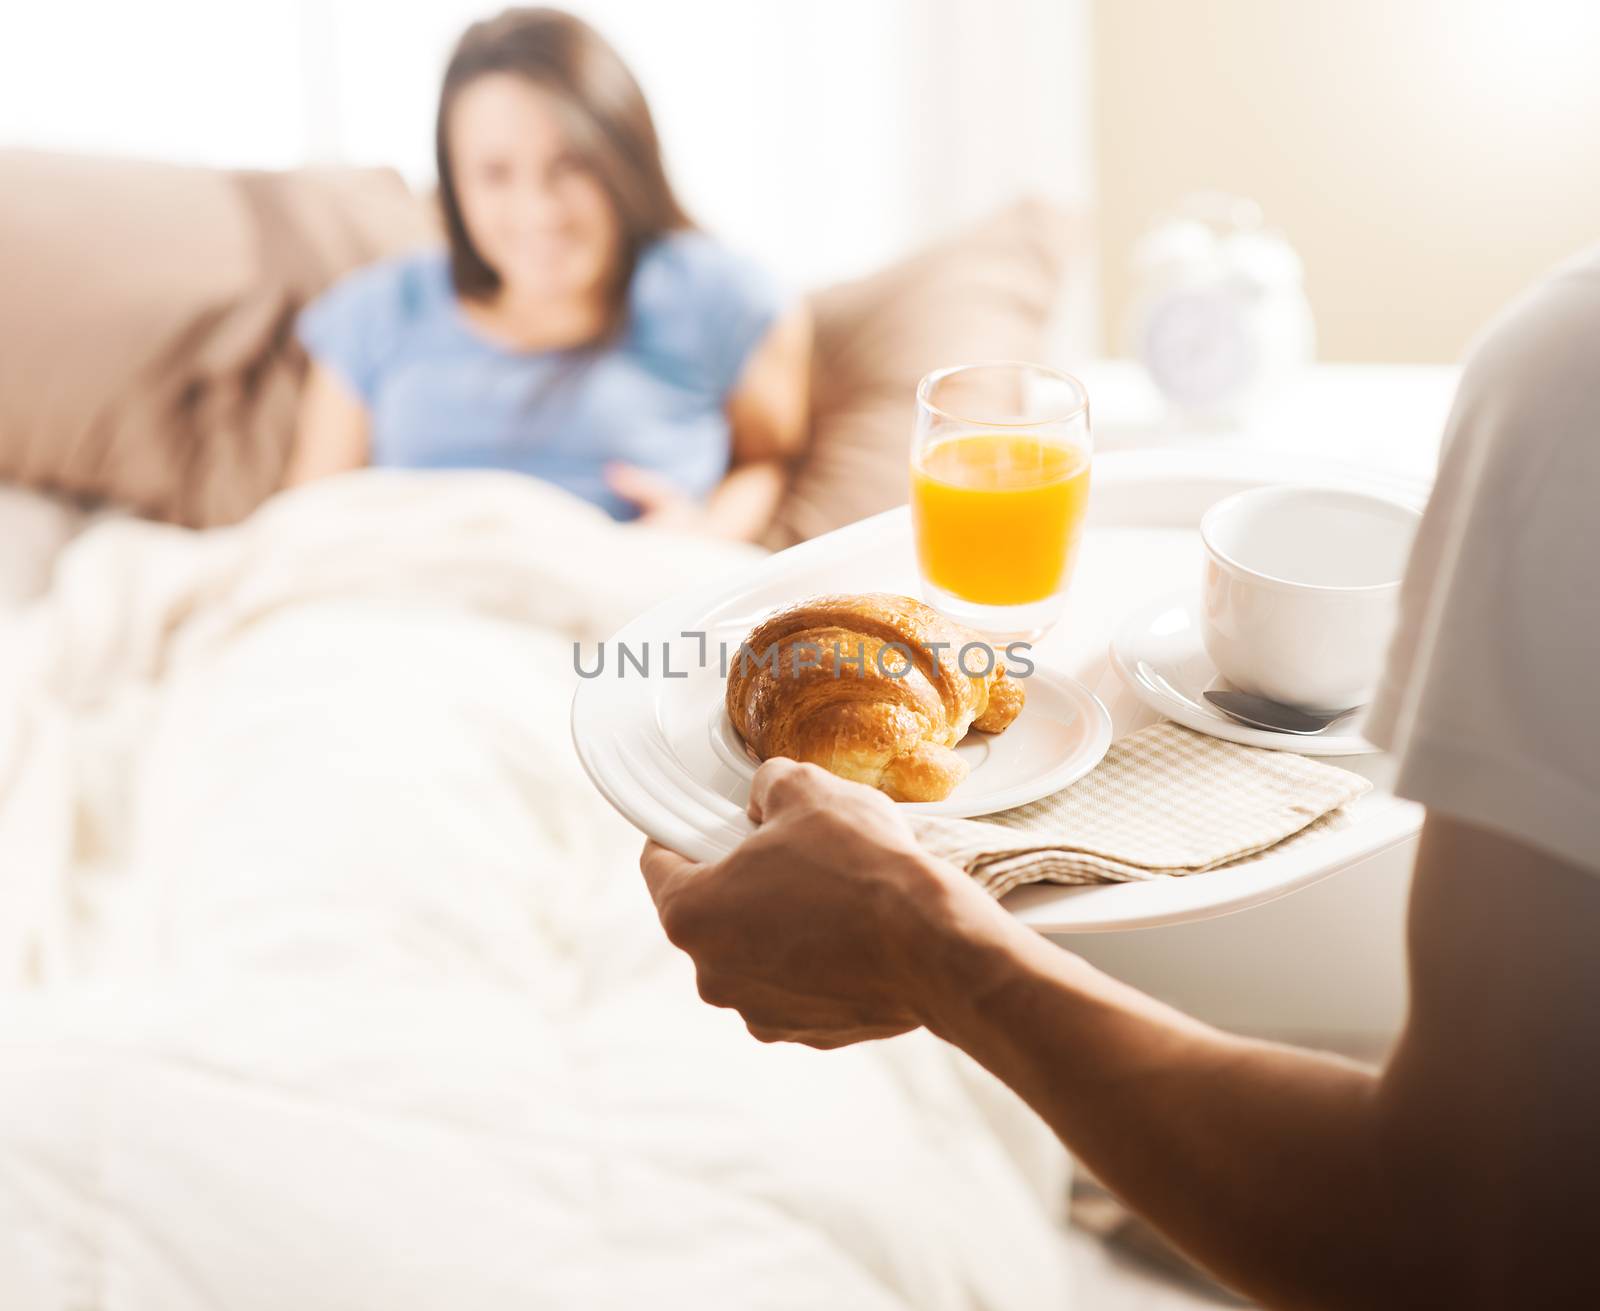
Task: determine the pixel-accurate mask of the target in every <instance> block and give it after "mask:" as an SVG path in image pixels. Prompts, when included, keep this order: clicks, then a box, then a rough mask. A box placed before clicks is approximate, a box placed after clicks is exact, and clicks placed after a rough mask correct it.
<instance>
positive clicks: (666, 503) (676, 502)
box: [605, 460, 715, 533]
mask: <svg viewBox="0 0 1600 1311" xmlns="http://www.w3.org/2000/svg"><path fill="white" fill-rule="evenodd" d="M605 479H606V486H607V487H609V488H610V489H611V490H612V491H613V492H615V493H616V494H617V495H618V496H620V497H622V498H623V500H625V501H632V502H633V503H634V504H635V505H637V506H638V507H639V517H638V518H637V519H635V520H634V522H635V523H640V524H644V525H646V526H647V527H650V528H666V529H670V530H672V531H674V532H686V533H710V532H713V531H715V529H714V526H713V525H712V523H711V522H710V518H709V516H708V515H707V514H706V511H705V507H704V506H702V505H701V504H700V503H699V502H698V501H696V500H694V498H693V497H690V496H686V495H685V494H684V493H683V492H682V491H681V490H680V489H679V488H678V485H677V484H676V483H674V482H673V481H672V480H671V479H670V478H665V477H663V476H662V475H661V474H659V473H657V472H655V470H653V469H645V468H641V467H640V466H639V465H637V464H624V463H622V462H621V461H619V460H613V461H611V463H609V464H607V465H606V467H605Z"/></svg>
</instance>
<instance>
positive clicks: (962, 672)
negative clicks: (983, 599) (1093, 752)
mask: <svg viewBox="0 0 1600 1311" xmlns="http://www.w3.org/2000/svg"><path fill="white" fill-rule="evenodd" d="M727 699H728V718H729V719H731V720H732V721H733V726H734V727H735V728H736V729H738V730H739V734H740V736H742V737H743V738H744V740H745V741H746V742H747V743H748V744H749V745H750V747H751V749H752V750H753V751H754V752H755V753H756V754H757V755H758V756H760V757H761V758H762V759H763V760H765V759H767V758H768V757H769V756H788V757H790V758H792V759H794V760H806V761H810V762H811V763H812V764H816V765H821V766H822V767H823V768H824V769H827V770H830V771H831V772H833V773H835V774H838V775H839V776H840V777H841V778H848V779H853V780H855V781H856V782H858V783H866V784H869V785H870V786H872V787H875V788H878V789H880V790H881V791H883V792H886V793H888V795H889V796H891V797H893V798H894V799H895V800H896V801H942V800H943V799H944V798H945V797H947V796H949V795H950V793H951V792H952V791H954V790H955V787H956V785H957V784H958V783H960V782H961V780H962V779H963V778H965V777H966V775H967V765H966V762H965V761H964V760H962V759H961V757H960V756H958V755H957V754H956V753H955V751H953V750H952V749H951V748H953V747H954V746H955V745H956V743H957V742H959V741H961V739H962V738H963V737H964V736H966V733H967V730H968V729H969V728H977V729H979V730H981V731H982V732H985V733H1000V732H1003V731H1004V730H1005V729H1006V728H1007V727H1008V726H1009V725H1010V724H1011V721H1012V720H1014V719H1015V718H1016V717H1017V715H1018V713H1019V712H1020V711H1021V710H1022V701H1023V692H1022V684H1021V683H1020V682H1018V681H1017V680H1016V679H1014V678H1012V677H1010V676H1009V675H1008V674H1007V673H1006V670H1005V664H1004V662H1003V661H1002V660H1001V658H1000V656H999V653H997V652H996V651H995V650H994V649H993V648H992V647H990V646H989V645H988V644H987V643H985V642H984V641H983V639H982V638H981V637H979V636H978V635H977V634H976V633H975V632H973V631H972V630H971V629H970V628H966V627H964V626H963V625H961V624H957V623H954V622H952V621H951V620H949V619H946V618H945V617H944V616H943V615H941V614H940V613H939V612H938V611H937V610H935V609H933V608H932V607H931V606H928V605H924V604H923V603H922V602H921V601H918V600H915V599H913V598H912V597H909V596H897V595H894V594H893V593H889V592H868V593H864V594H861V595H854V596H816V597H812V598H811V599H810V600H807V601H801V602H800V603H798V604H797V605H792V606H789V607H788V608H787V609H784V610H780V611H778V612H777V613H776V614H774V615H772V616H771V617H770V618H768V619H766V620H764V621H763V622H762V623H760V624H758V625H757V626H756V627H755V628H754V629H753V630H752V631H751V633H750V636H749V637H747V638H746V639H745V641H744V643H743V644H742V645H741V647H740V649H739V651H738V652H737V653H735V654H734V656H733V657H732V659H731V662H730V665H729V669H728V689H727Z"/></svg>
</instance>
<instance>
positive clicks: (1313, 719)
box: [1201, 691, 1361, 737]
mask: <svg viewBox="0 0 1600 1311" xmlns="http://www.w3.org/2000/svg"><path fill="white" fill-rule="evenodd" d="M1201 695H1203V696H1204V697H1205V699H1206V700H1207V701H1209V702H1210V703H1211V704H1212V705H1214V706H1215V707H1216V708H1217V709H1218V710H1220V711H1222V713H1223V714H1225V715H1227V716H1228V717H1229V718H1231V719H1237V720H1238V721H1239V722H1240V723H1241V724H1249V725H1250V727H1251V728H1264V729H1267V730H1268V731H1269V732H1273V733H1296V734H1299V735H1300V736H1301V737H1311V736H1313V735H1314V734H1317V733H1321V732H1322V731H1323V730H1324V729H1327V728H1330V727H1332V726H1333V725H1334V724H1337V723H1338V722H1339V721H1340V720H1341V719H1343V718H1344V717H1345V716H1346V715H1353V714H1355V712H1356V711H1358V710H1360V709H1361V707H1360V706H1351V707H1350V708H1349V709H1348V710H1335V711H1334V712H1333V713H1332V714H1331V715H1327V714H1322V713H1320V712H1316V711H1308V710H1296V709H1295V708H1294V707H1293V706H1285V705H1280V704H1279V703H1278V702H1276V701H1269V700H1267V698H1266V697H1264V696H1252V695H1251V694H1250V693H1249V692H1233V691H1212V692H1204V693H1202V694H1201Z"/></svg>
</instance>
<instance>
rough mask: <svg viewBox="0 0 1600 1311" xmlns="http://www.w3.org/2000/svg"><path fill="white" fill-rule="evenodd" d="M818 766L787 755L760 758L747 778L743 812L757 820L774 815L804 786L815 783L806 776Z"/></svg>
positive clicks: (792, 799) (758, 822) (774, 816)
mask: <svg viewBox="0 0 1600 1311" xmlns="http://www.w3.org/2000/svg"><path fill="white" fill-rule="evenodd" d="M812 772H818V773H820V772H821V771H820V770H818V768H817V766H815V765H803V764H801V763H800V762H799V761H798V760H790V759H789V758H788V757H787V756H772V757H771V758H770V759H767V760H763V761H762V762H761V767H760V768H759V769H757V770H756V776H755V778H754V779H752V780H751V782H750V804H749V805H748V806H747V807H746V808H745V812H746V813H747V814H748V815H749V816H750V818H751V820H753V821H754V822H755V823H757V824H764V823H765V822H766V821H767V820H769V819H774V818H776V817H777V815H778V813H779V812H780V811H782V809H783V808H784V807H785V806H787V805H789V804H791V803H792V802H793V801H794V800H795V798H796V797H798V796H799V795H801V793H802V792H803V791H804V790H805V789H806V788H808V787H812V786H815V783H814V782H813V780H812V779H811V778H810V777H809V775H810V774H811V773H812Z"/></svg>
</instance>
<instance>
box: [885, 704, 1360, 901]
mask: <svg viewBox="0 0 1600 1311" xmlns="http://www.w3.org/2000/svg"><path fill="white" fill-rule="evenodd" d="M1371 786H1372V784H1371V783H1369V782H1368V781H1367V780H1366V779H1364V778H1362V777H1361V776H1360V775H1359V774H1352V773H1351V772H1350V771H1349V770H1347V769H1339V768H1336V767H1335V766H1333V765H1327V764H1324V763H1322V762H1321V761H1318V760H1310V759H1307V758H1306V757H1305V756H1297V755H1295V754H1293V753H1292V752H1288V751H1266V750H1263V749H1262V748H1260V747H1246V746H1240V745H1239V744H1238V743H1236V742H1224V741H1222V740H1221V739H1220V738H1214V737H1209V736H1207V735H1206V734H1204V733H1195V732H1192V731H1190V730H1189V729H1187V728H1183V727H1181V726H1180V725H1178V724H1173V723H1166V722H1164V723H1160V724H1153V725H1151V726H1150V727H1149V728H1146V729H1141V730H1140V731H1139V732H1137V733H1133V734H1130V735H1129V736H1128V737H1125V738H1123V739H1122V740H1121V741H1120V742H1116V743H1113V744H1112V747H1111V749H1110V750H1109V751H1107V752H1106V757H1105V759H1104V760H1102V761H1101V762H1100V764H1099V765H1097V766H1096V767H1095V769H1094V770H1093V771H1092V772H1091V773H1089V774H1087V775H1085V776H1084V777H1083V778H1081V779H1079V780H1078V781H1077V782H1076V783H1074V784H1072V786H1071V787H1067V788H1063V789H1062V790H1061V791H1060V792H1056V793H1053V794H1051V795H1050V796H1048V797H1043V798H1041V799H1040V800H1038V801H1033V802H1029V803H1028V804H1027V805H1026V806H1018V807H1017V808H1016V809H1014V810H1003V811H1001V812H999V813H998V814H995V815H986V816H984V817H983V818H982V819H942V818H924V819H918V820H915V821H914V822H913V823H914V827H915V828H916V831H917V837H918V839H919V840H920V841H921V843H922V845H923V846H924V847H926V848H927V849H928V850H929V851H931V852H933V853H934V854H935V855H938V856H942V857H944V858H945V859H946V860H949V861H952V862H954V863H955V864H957V865H960V866H961V867H962V868H963V869H965V870H966V871H967V873H969V874H971V875H972V877H973V878H974V879H976V880H977V881H978V883H979V884H980V885H981V886H982V887H983V888H984V889H985V890H987V891H988V892H990V893H992V894H993V895H994V896H996V897H1003V896H1005V894H1006V893H1008V892H1010V891H1011V889H1012V888H1014V887H1017V886H1018V885H1019V884H1023V883H1041V882H1050V883H1123V882H1128V881H1130V880H1134V879H1155V878H1166V877H1170V876H1174V875H1180V874H1198V873H1200V872H1201V871H1202V870H1209V869H1216V868H1217V867H1218V866H1221V865H1229V864H1233V863H1235V862H1238V861H1242V860H1245V859H1247V858H1249V857H1251V856H1254V855H1258V854H1260V853H1262V852H1265V851H1267V850H1268V849H1269V848H1273V849H1277V848H1281V847H1282V846H1285V845H1287V844H1288V843H1289V842H1294V843H1296V844H1298V843H1299V842H1301V841H1306V840H1309V839H1311V838H1313V837H1314V836H1315V835H1316V834H1318V833H1321V832H1324V831H1326V830H1328V829H1332V828H1338V827H1342V826H1343V824H1344V823H1345V822H1346V816H1345V814H1344V812H1343V810H1342V809H1341V808H1342V807H1343V806H1344V805H1345V804H1346V803H1348V802H1350V801H1354V800H1355V799H1356V798H1357V797H1359V796H1360V795H1361V794H1362V793H1363V792H1365V791H1367V789H1368V788H1370V787H1371Z"/></svg>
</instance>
